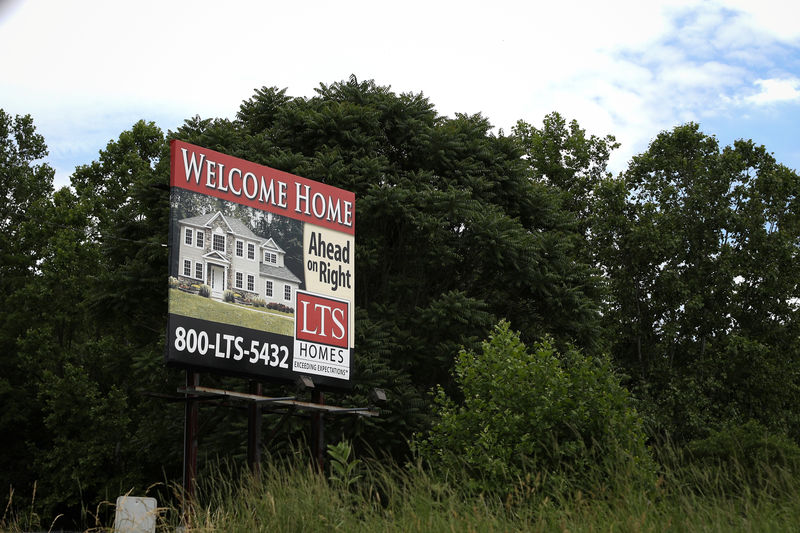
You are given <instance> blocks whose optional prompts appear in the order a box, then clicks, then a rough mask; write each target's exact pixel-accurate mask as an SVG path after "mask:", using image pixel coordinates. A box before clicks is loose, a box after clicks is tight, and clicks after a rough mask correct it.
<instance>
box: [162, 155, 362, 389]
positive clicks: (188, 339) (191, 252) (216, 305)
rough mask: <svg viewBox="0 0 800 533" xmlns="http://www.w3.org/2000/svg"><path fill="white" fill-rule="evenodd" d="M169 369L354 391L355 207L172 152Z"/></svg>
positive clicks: (220, 162) (340, 194)
mask: <svg viewBox="0 0 800 533" xmlns="http://www.w3.org/2000/svg"><path fill="white" fill-rule="evenodd" d="M170 156H171V167H170V261H169V269H170V272H169V322H168V332H167V350H166V360H167V363H168V364H172V365H178V366H185V367H192V368H195V369H197V370H204V371H212V372H219V373H224V374H231V375H239V376H245V377H252V378H254V379H260V378H275V379H285V380H293V379H295V378H296V377H297V375H298V374H307V375H309V376H311V377H312V378H313V380H314V381H315V383H319V384H323V385H329V386H340V387H341V386H345V387H346V386H349V382H350V363H351V357H352V353H353V335H352V333H353V314H354V312H353V296H354V292H355V278H354V264H353V263H354V259H355V257H354V256H355V253H354V252H355V250H354V238H355V195H354V194H353V193H352V192H348V191H345V190H342V189H338V188H336V187H331V186H329V185H326V184H323V183H319V182H316V181H312V180H309V179H306V178H302V177H300V176H295V175H293V174H289V173H287V172H282V171H280V170H276V169H273V168H270V167H267V166H264V165H259V164H256V163H252V162H249V161H246V160H243V159H239V158H235V157H232V156H229V155H225V154H222V153H219V152H215V151H213V150H209V149H206V148H202V147H199V146H195V145H192V144H188V143H185V142H182V141H178V140H173V141H171V144H170Z"/></svg>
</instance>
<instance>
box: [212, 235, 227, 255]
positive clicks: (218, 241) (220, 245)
mask: <svg viewBox="0 0 800 533" xmlns="http://www.w3.org/2000/svg"><path fill="white" fill-rule="evenodd" d="M212 247H213V248H214V250H215V251H217V252H223V253H224V252H225V236H224V235H214V241H213V242H212Z"/></svg>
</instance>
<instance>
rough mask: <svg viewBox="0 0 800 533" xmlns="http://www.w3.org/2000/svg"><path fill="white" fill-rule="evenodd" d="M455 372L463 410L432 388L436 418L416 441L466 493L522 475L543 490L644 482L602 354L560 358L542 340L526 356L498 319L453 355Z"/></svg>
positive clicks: (623, 395) (638, 449) (641, 456)
mask: <svg viewBox="0 0 800 533" xmlns="http://www.w3.org/2000/svg"><path fill="white" fill-rule="evenodd" d="M455 375H456V381H457V383H458V388H459V391H460V393H461V394H460V395H461V396H462V397H463V403H456V402H454V401H453V400H451V399H450V398H448V396H447V395H446V394H445V392H444V391H443V390H442V389H441V388H440V389H439V391H438V394H437V397H436V410H437V414H438V417H437V420H436V422H435V424H434V425H433V427H432V428H431V430H430V432H429V433H427V434H424V435H420V436H418V439H417V440H416V449H417V451H418V453H419V455H420V457H421V458H422V459H424V460H425V461H428V462H430V463H431V464H432V466H434V467H435V468H436V469H437V470H439V471H443V472H444V473H446V474H449V475H450V476H459V475H461V472H463V468H462V467H466V471H467V473H468V475H469V476H470V477H471V483H472V484H473V485H474V487H475V488H478V489H480V490H486V491H490V492H495V493H500V494H501V495H502V494H506V493H508V492H510V491H511V490H512V487H514V486H515V485H516V484H517V483H519V482H520V481H521V480H524V479H525V478H526V474H537V475H539V476H541V477H540V478H539V479H543V480H544V481H543V484H544V485H545V487H546V488H555V487H558V486H559V484H560V483H563V482H564V481H565V480H566V481H568V482H569V483H570V486H577V487H580V486H581V483H582V482H586V481H587V480H596V479H597V477H598V476H602V478H603V479H609V478H610V479H613V478H614V476H613V474H614V472H615V471H616V470H618V469H621V468H622V469H624V471H626V472H633V474H634V476H639V478H640V479H641V480H644V479H648V478H649V476H651V475H652V470H651V469H652V461H651V459H650V457H649V454H648V451H647V448H646V447H645V442H644V439H645V434H644V429H643V423H642V419H641V418H640V417H639V416H638V414H637V413H636V411H635V410H634V409H633V405H632V401H631V399H630V397H629V395H628V393H627V391H626V390H625V389H624V388H623V387H622V386H621V385H620V383H619V379H618V378H617V376H616V375H615V374H614V372H613V371H612V369H611V361H610V359H608V358H607V357H589V356H586V355H584V354H583V353H581V352H580V351H579V350H576V349H575V348H570V349H568V350H567V351H566V352H564V353H563V354H562V353H559V352H558V351H557V350H556V349H555V348H554V346H553V343H552V341H551V340H549V339H545V340H543V341H540V342H536V343H534V344H533V345H532V346H531V348H530V349H528V348H526V346H525V345H524V344H523V343H522V342H521V341H520V338H519V333H515V332H513V331H511V330H510V329H509V325H508V323H507V322H501V323H500V324H498V325H497V326H496V327H495V328H494V331H493V332H492V334H491V335H490V336H489V339H488V340H486V341H485V342H483V344H482V349H481V351H479V352H476V353H473V352H468V351H463V350H462V351H461V352H460V353H459V356H458V358H457V360H456V364H455ZM626 481H627V482H630V479H628V480H626ZM536 488H539V487H536Z"/></svg>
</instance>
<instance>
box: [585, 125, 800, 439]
mask: <svg viewBox="0 0 800 533" xmlns="http://www.w3.org/2000/svg"><path fill="white" fill-rule="evenodd" d="M595 192H596V194H597V197H598V201H597V203H596V206H597V209H596V216H595V217H594V218H593V220H592V235H593V237H592V246H593V249H594V253H595V257H596V258H597V261H598V263H599V264H601V265H602V266H603V269H604V271H605V272H606V273H607V274H608V280H609V288H610V295H609V296H610V297H609V299H608V306H607V308H606V310H605V312H604V318H605V319H606V324H607V330H608V332H609V333H610V335H611V336H610V337H609V338H610V339H612V347H611V350H612V354H613V356H614V358H615V360H616V361H617V362H618V363H619V364H620V365H621V366H622V367H623V368H624V370H625V372H626V373H627V374H628V375H629V376H631V379H632V383H631V386H632V388H633V390H634V392H635V393H636V394H637V395H639V396H640V397H641V398H642V399H643V400H645V406H646V407H647V409H648V411H649V413H650V416H651V417H652V419H653V420H654V422H655V423H656V427H658V428H659V429H660V430H661V431H665V432H668V433H670V434H672V436H673V438H675V439H677V440H678V441H679V442H687V441H689V440H692V439H694V438H697V437H700V436H702V435H703V434H704V433H705V432H706V431H707V430H708V429H709V428H712V427H714V426H715V425H716V424H718V423H720V422H724V421H729V422H732V423H734V424H741V423H744V422H745V421H746V420H748V419H754V420H757V421H759V422H760V423H762V424H764V425H766V426H768V427H770V428H772V429H774V430H776V431H778V432H791V435H792V436H793V438H795V439H797V438H798V437H799V436H800V433H798V430H797V428H798V421H799V420H798V413H800V394H799V393H800V390H798V386H800V343H799V342H798V338H800V321H798V314H797V311H798V307H797V302H798V297H800V269H798V268H797V264H798V260H800V248H798V247H797V242H798V239H800V209H798V207H800V204H798V202H800V196H798V193H800V177H798V175H797V173H795V172H792V171H790V170H789V169H787V168H786V167H784V166H782V165H779V164H777V163H776V162H775V160H774V159H773V158H772V156H771V155H770V154H769V153H768V152H767V151H766V149H765V148H764V147H763V146H756V145H755V144H754V143H753V142H752V141H737V142H735V143H734V144H733V146H728V147H725V148H724V149H720V147H719V145H718V143H717V140H716V139H715V138H714V137H712V136H708V135H706V134H704V133H702V132H701V131H700V129H699V126H698V125H697V124H686V125H683V126H678V127H676V128H674V129H673V130H671V131H665V132H662V133H660V134H659V135H658V136H657V137H656V138H655V140H654V141H653V142H652V143H651V145H650V147H649V149H648V150H647V151H646V152H644V153H642V154H640V155H638V156H636V157H634V158H633V161H632V163H631V165H630V167H629V169H628V170H627V171H626V172H625V174H624V175H623V176H622V177H621V178H620V179H608V180H605V181H603V182H602V183H601V184H600V185H599V186H598V187H597V189H596V191H595Z"/></svg>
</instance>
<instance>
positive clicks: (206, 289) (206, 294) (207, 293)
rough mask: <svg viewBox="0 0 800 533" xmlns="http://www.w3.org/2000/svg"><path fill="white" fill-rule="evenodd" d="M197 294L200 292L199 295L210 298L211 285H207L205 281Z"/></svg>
mask: <svg viewBox="0 0 800 533" xmlns="http://www.w3.org/2000/svg"><path fill="white" fill-rule="evenodd" d="M197 294H199V295H200V296H202V297H203V298H210V297H211V287H209V286H208V285H206V284H205V283H203V284H202V285H200V287H199V288H198V289H197Z"/></svg>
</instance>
